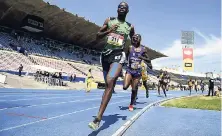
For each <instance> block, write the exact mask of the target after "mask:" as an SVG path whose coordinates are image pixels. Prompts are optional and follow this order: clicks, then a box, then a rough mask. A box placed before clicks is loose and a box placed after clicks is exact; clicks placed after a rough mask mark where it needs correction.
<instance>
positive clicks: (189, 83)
mask: <svg viewBox="0 0 222 136" xmlns="http://www.w3.org/2000/svg"><path fill="white" fill-rule="evenodd" d="M188 86H189V90H190V95H191V90H192V87H193V81H192V80H191V79H190V80H189V81H188Z"/></svg>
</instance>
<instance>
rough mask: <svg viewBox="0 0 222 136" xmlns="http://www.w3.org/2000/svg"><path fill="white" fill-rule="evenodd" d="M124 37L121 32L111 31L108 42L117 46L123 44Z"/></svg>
mask: <svg viewBox="0 0 222 136" xmlns="http://www.w3.org/2000/svg"><path fill="white" fill-rule="evenodd" d="M123 41H124V37H123V36H121V35H119V34H114V33H110V34H109V35H108V40H107V43H108V44H111V45H115V46H122V45H123Z"/></svg>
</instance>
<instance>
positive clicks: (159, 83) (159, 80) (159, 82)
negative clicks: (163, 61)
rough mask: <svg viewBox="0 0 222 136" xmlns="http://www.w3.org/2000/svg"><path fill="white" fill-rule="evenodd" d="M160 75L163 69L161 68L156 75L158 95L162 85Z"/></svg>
mask: <svg viewBox="0 0 222 136" xmlns="http://www.w3.org/2000/svg"><path fill="white" fill-rule="evenodd" d="M162 76H163V70H162V69H161V70H160V72H159V75H158V76H157V78H158V84H157V91H158V94H159V95H160V88H161V86H162V82H161V80H162Z"/></svg>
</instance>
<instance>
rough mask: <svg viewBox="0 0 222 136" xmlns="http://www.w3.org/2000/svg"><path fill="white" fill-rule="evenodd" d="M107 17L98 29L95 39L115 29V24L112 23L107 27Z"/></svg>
mask: <svg viewBox="0 0 222 136" xmlns="http://www.w3.org/2000/svg"><path fill="white" fill-rule="evenodd" d="M109 20H110V19H109V18H107V19H106V20H105V22H104V24H103V26H102V27H101V28H100V29H99V32H98V33H97V35H96V39H97V40H98V39H102V38H103V37H104V36H106V35H107V34H109V33H111V32H112V31H114V30H116V29H117V24H116V25H113V26H112V27H111V28H110V29H108V22H109Z"/></svg>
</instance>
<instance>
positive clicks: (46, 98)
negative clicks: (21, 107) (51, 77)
mask: <svg viewBox="0 0 222 136" xmlns="http://www.w3.org/2000/svg"><path fill="white" fill-rule="evenodd" d="M87 96H89V95H87ZM91 96H92V97H93V96H95V97H96V96H101V95H90V97H91ZM79 97H80V98H81V97H86V96H67V97H34V98H29V99H15V100H0V102H16V101H28V100H48V99H58V98H61V99H62V98H79Z"/></svg>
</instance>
